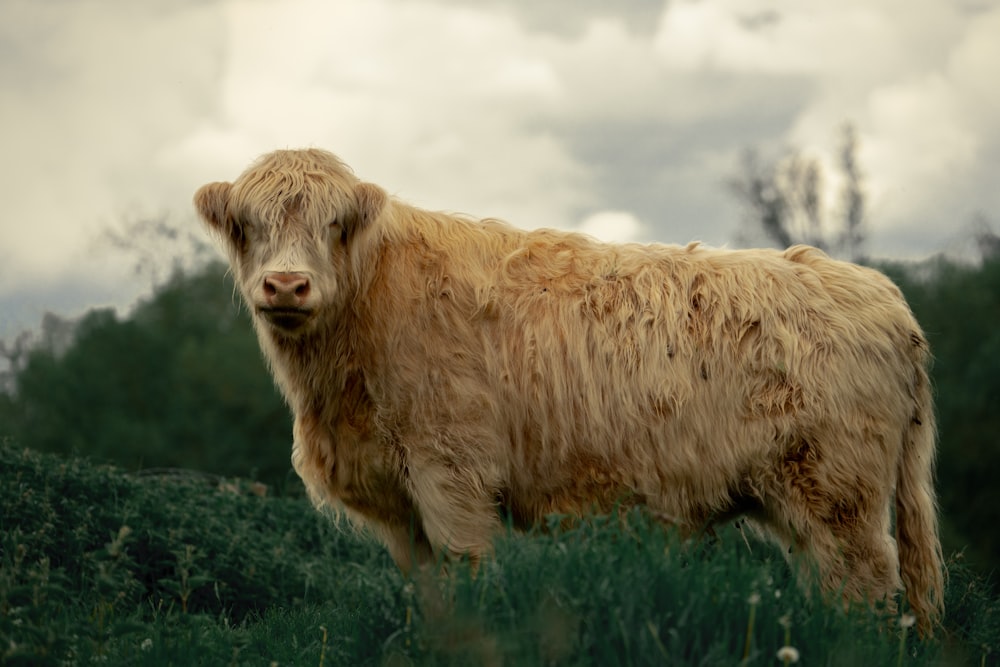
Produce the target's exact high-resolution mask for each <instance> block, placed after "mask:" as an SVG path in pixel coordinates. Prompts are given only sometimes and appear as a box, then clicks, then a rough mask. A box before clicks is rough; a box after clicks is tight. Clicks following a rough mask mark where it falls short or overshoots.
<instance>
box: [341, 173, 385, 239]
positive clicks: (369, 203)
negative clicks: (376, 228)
mask: <svg viewBox="0 0 1000 667" xmlns="http://www.w3.org/2000/svg"><path fill="white" fill-rule="evenodd" d="M354 198H355V201H356V203H357V213H356V215H355V217H354V219H353V220H351V221H350V225H349V229H348V230H347V232H348V234H354V233H357V232H359V231H361V230H362V229H365V228H366V227H368V226H370V225H371V224H372V222H374V221H375V219H376V218H378V216H379V215H381V213H382V209H384V208H385V205H386V204H387V203H388V201H389V195H387V194H386V192H385V190H383V189H382V188H380V187H379V186H377V185H375V184H373V183H358V184H357V185H355V186H354Z"/></svg>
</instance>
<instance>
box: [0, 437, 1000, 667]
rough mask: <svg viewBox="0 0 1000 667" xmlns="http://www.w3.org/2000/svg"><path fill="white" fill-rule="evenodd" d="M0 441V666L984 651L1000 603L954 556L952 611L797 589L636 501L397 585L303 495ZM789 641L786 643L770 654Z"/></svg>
mask: <svg viewBox="0 0 1000 667" xmlns="http://www.w3.org/2000/svg"><path fill="white" fill-rule="evenodd" d="M259 490H260V489H259V487H257V486H255V485H253V484H251V483H249V482H243V481H239V480H218V479H214V478H208V477H205V476H200V475H197V474H190V475H167V476H163V475H159V476H134V475H128V474H125V473H123V472H122V471H120V470H118V469H115V468H112V467H107V466H99V465H94V464H92V463H90V462H88V461H86V460H83V459H78V458H73V459H65V458H59V457H55V456H51V455H43V454H38V453H35V452H32V451H25V450H19V449H17V448H15V447H13V446H12V445H10V444H9V443H8V444H4V445H0V510H2V513H0V664H4V665H7V664H9V665H22V664H23V665H65V664H88V663H99V664H103V665H133V664H149V665H273V664H278V665H316V666H319V665H322V666H330V665H393V666H395V665H470V664H474V665H501V664H503V665H647V664H650V665H652V664H656V665H663V664H672V665H675V664H676V665H715V664H742V665H776V664H782V663H781V662H780V661H779V659H778V658H777V653H778V651H779V649H781V648H782V647H784V646H792V647H794V649H795V650H796V651H797V652H798V654H799V656H800V658H801V663H802V664H810V665H815V664H828V665H841V664H843V665H849V664H851V665H852V664H880V665H889V664H906V665H932V664H941V663H942V661H944V662H946V663H947V664H962V663H968V664H998V661H997V653H996V652H997V651H998V650H1000V649H998V647H997V646H996V639H997V638H998V637H1000V600H998V599H997V597H996V594H995V592H994V591H993V589H992V587H991V586H990V582H988V581H987V580H985V579H984V578H982V577H981V576H978V575H976V574H974V573H972V572H970V571H969V570H968V569H966V568H964V567H963V566H962V564H961V563H960V562H959V561H957V560H952V561H951V562H950V563H949V569H950V578H949V584H948V592H947V604H948V612H947V619H946V625H945V628H944V629H943V631H942V632H940V633H938V637H937V638H936V639H935V640H933V641H929V642H921V641H919V640H918V639H917V638H915V637H914V636H913V633H912V632H910V633H909V634H906V631H905V630H904V629H901V628H900V627H899V624H898V619H887V618H882V617H879V615H878V614H877V613H875V612H873V611H871V610H868V609H864V608H857V609H851V610H849V611H847V612H845V611H844V610H842V609H840V608H837V607H831V606H828V605H824V604H822V603H821V602H819V601H818V600H817V596H816V595H815V594H813V595H811V596H807V595H806V594H804V593H803V592H802V591H800V590H799V589H798V588H797V587H796V586H795V585H794V583H793V582H792V581H791V579H790V573H789V570H788V568H787V567H786V565H785V563H784V561H783V559H782V558H781V556H780V554H778V553H776V552H775V551H774V550H773V549H771V548H770V547H768V546H766V545H763V544H760V543H758V542H754V541H750V543H749V548H748V546H747V544H746V543H745V542H744V540H743V539H742V536H740V535H739V533H738V532H737V531H735V530H730V531H728V533H727V532H726V531H722V532H723V534H722V535H721V538H720V539H719V540H716V541H706V542H701V543H682V542H680V541H679V540H678V539H677V537H676V536H675V535H674V534H673V533H672V532H670V531H666V530H663V529H662V528H661V527H660V526H659V525H656V524H655V523H654V522H651V521H649V520H647V519H646V518H645V517H644V516H642V515H641V514H638V513H633V514H628V515H626V516H625V517H624V519H619V518H615V519H609V518H594V519H591V520H587V521H583V522H579V523H578V524H577V525H575V526H573V527H572V528H560V523H559V522H558V521H555V520H553V523H552V525H551V526H550V527H549V530H547V531H538V532H537V533H532V534H530V535H510V536H506V537H504V538H502V539H500V540H499V542H498V544H497V555H496V558H494V559H492V560H491V561H489V562H487V563H486V564H485V565H484V566H483V567H482V568H481V570H480V572H479V574H478V576H476V577H471V576H470V575H469V572H468V570H467V569H466V568H465V567H464V566H462V565H461V564H458V565H453V566H451V567H450V569H449V571H448V573H447V574H445V575H440V574H439V575H436V576H427V577H423V578H419V579H417V580H407V579H405V578H404V577H402V576H401V575H400V573H399V572H398V570H396V568H395V567H394V566H393V565H392V563H391V561H390V560H389V558H388V557H387V555H386V554H385V553H384V552H383V550H382V549H381V548H380V547H378V546H377V545H375V544H373V543H372V542H370V541H368V540H367V539H365V538H364V537H363V536H359V535H356V534H355V533H353V532H352V531H351V530H349V529H341V528H337V527H336V526H334V525H333V524H332V523H331V522H330V521H329V520H327V519H326V518H324V517H322V516H320V515H318V514H317V513H316V512H314V511H313V510H312V508H311V507H310V506H309V505H308V503H307V502H306V501H305V500H303V499H301V498H293V497H271V496H268V495H263V496H262V495H258V494H257V493H255V492H259ZM783 655H791V653H790V652H785V653H784V654H783Z"/></svg>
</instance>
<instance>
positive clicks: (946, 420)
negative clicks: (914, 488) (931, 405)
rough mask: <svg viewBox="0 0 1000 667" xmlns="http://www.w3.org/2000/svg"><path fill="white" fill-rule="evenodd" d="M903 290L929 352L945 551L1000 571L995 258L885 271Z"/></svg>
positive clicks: (999, 319) (998, 281) (999, 263)
mask: <svg viewBox="0 0 1000 667" xmlns="http://www.w3.org/2000/svg"><path fill="white" fill-rule="evenodd" d="M883 268H884V269H885V270H886V271H887V272H888V273H889V274H890V275H891V276H892V277H893V278H894V279H895V280H896V281H897V283H898V284H899V285H900V286H901V287H902V289H903V291H904V293H905V294H906V297H907V300H908V301H909V302H910V306H911V307H912V308H913V311H914V314H915V315H916V316H917V319H918V320H919V321H920V323H921V325H922V326H923V327H924V330H925V332H926V334H927V337H928V339H929V341H930V344H931V351H932V352H933V353H934V368H933V379H934V386H935V403H936V407H937V412H938V428H939V432H940V447H939V452H938V467H937V470H938V490H939V494H940V502H941V508H942V515H943V518H944V523H945V528H946V533H945V535H946V538H947V540H946V546H948V547H950V548H953V549H961V548H964V547H965V546H966V545H968V556H969V558H970V559H971V560H972V561H973V562H974V563H976V564H977V565H979V566H981V567H984V568H986V569H997V568H1000V531H997V530H996V528H995V527H996V526H998V525H1000V486H997V484H996V480H995V477H996V472H997V470H1000V447H997V433H1000V410H998V409H997V408H998V406H1000V328H998V327H997V325H998V323H1000V254H994V255H993V256H989V257H987V258H985V259H984V261H983V263H982V265H981V266H969V265H963V264H956V263H953V262H949V261H946V260H944V259H939V260H937V261H936V262H934V263H932V264H931V265H929V266H924V267H921V268H922V273H923V275H921V274H918V273H916V272H915V270H914V267H908V266H905V265H895V266H889V267H883Z"/></svg>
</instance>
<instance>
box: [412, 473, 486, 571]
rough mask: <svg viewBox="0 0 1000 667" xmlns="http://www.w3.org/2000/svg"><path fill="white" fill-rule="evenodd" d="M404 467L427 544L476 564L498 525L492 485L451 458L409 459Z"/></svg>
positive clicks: (436, 549)
mask: <svg viewBox="0 0 1000 667" xmlns="http://www.w3.org/2000/svg"><path fill="white" fill-rule="evenodd" d="M408 467H409V486H410V492H411V494H412V495H413V502H414V504H415V505H416V507H417V509H418V511H419V512H420V516H421V518H422V523H423V532H424V534H425V535H426V536H427V539H428V541H429V543H430V545H431V547H432V548H433V549H434V551H435V552H437V553H444V554H447V555H449V556H451V557H456V558H457V557H463V556H464V557H468V558H469V560H470V561H471V562H472V564H473V566H476V565H478V563H479V561H480V559H482V558H483V557H484V556H486V555H488V554H489V553H490V551H491V550H492V547H493V538H494V537H495V536H496V535H497V533H498V532H499V531H500V529H501V528H502V524H501V522H500V517H499V515H498V513H497V508H496V501H495V498H496V496H495V493H494V492H493V490H492V489H491V486H492V485H489V484H488V483H486V482H485V481H484V480H483V475H482V473H481V471H479V470H478V469H476V468H473V467H468V466H462V465H456V464H454V463H452V462H446V461H440V460H433V461H422V462H418V461H411V462H409V466H408Z"/></svg>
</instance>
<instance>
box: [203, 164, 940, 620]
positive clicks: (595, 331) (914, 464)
mask: <svg viewBox="0 0 1000 667" xmlns="http://www.w3.org/2000/svg"><path fill="white" fill-rule="evenodd" d="M195 203H196V206H197V209H198V211H199V213H200V215H201V216H202V218H203V219H204V220H205V222H206V223H207V224H208V226H209V227H210V228H211V229H212V230H213V231H214V232H215V233H216V235H217V236H218V237H220V238H221V240H222V243H223V245H224V247H225V249H226V250H227V251H228V254H229V258H230V261H231V264H232V269H233V272H234V275H235V278H236V281H237V284H238V286H239V289H240V291H241V292H242V295H243V298H244V299H245V301H246V303H247V305H248V307H249V308H250V309H251V311H252V313H253V321H254V326H255V328H256V331H257V335H258V338H259V340H260V345H261V348H262V350H263V353H264V356H265V357H266V359H267V361H268V363H269V365H270V368H271V371H272V373H273V375H274V378H275V380H276V382H277V384H278V386H279V387H280V389H281V391H282V393H283V394H284V397H285V399H286V400H287V402H288V404H289V406H290V408H291V410H292V412H293V413H294V418H295V420H294V433H293V436H294V444H293V447H292V461H293V464H294V468H295V470H296V471H297V472H298V474H299V475H300V476H301V478H302V480H303V481H304V483H305V486H306V488H307V490H308V492H309V495H310V497H311V498H312V500H313V502H314V503H315V504H316V505H317V506H330V507H334V508H337V509H338V510H340V511H342V512H344V513H346V514H347V515H348V516H349V517H350V518H351V519H352V520H353V521H355V522H358V523H361V524H364V525H365V526H367V527H368V528H370V530H371V531H372V532H373V533H374V534H375V535H376V536H377V537H378V538H379V539H380V540H381V541H382V542H383V543H384V544H385V546H386V547H387V548H388V550H389V552H390V553H391V555H392V557H393V559H394V560H395V561H396V563H397V564H398V565H399V567H400V568H402V569H403V570H409V569H410V568H411V567H413V566H414V565H420V564H422V563H425V562H428V561H430V560H433V559H434V558H435V557H437V556H438V555H440V554H446V555H452V556H466V557H468V558H470V559H471V560H472V561H473V562H477V561H478V559H480V558H482V557H483V556H485V555H487V554H489V552H490V549H491V541H492V539H493V538H494V537H495V536H496V535H497V533H498V532H499V531H501V530H502V527H503V521H502V519H501V514H503V515H504V516H506V517H509V520H511V521H512V522H513V523H514V524H515V525H516V526H518V527H529V526H531V525H533V524H536V523H537V522H540V521H542V520H543V518H544V517H545V516H546V515H549V514H552V513H559V514H564V515H583V514H587V513H593V512H609V511H612V510H613V509H614V508H616V507H622V506H631V505H643V506H645V507H647V508H648V509H649V510H650V511H651V512H652V513H653V515H655V516H658V517H664V518H665V519H667V520H669V521H670V522H671V523H674V524H676V525H677V526H679V527H680V529H681V530H683V531H686V532H689V533H692V532H698V531H700V530H703V529H705V528H706V527H710V526H711V525H712V524H713V523H714V522H716V521H718V520H720V519H723V518H726V519H728V518H731V517H733V516H735V515H743V516H745V517H746V518H747V520H748V522H750V523H751V524H752V525H754V526H755V527H757V528H759V529H760V530H761V531H762V532H763V533H765V534H767V535H769V536H771V537H772V538H774V539H775V540H777V541H778V542H780V543H781V544H782V545H783V546H784V547H785V550H786V551H787V552H789V553H790V554H792V556H791V558H792V560H793V562H794V563H797V564H798V567H799V569H800V570H801V572H802V573H808V572H814V573H816V574H817V575H818V577H819V579H820V584H821V585H822V587H823V588H824V589H825V590H826V591H828V592H830V593H832V594H834V595H843V598H844V599H845V600H846V601H851V600H866V601H870V602H874V601H879V602H882V601H884V602H885V603H886V604H888V605H889V606H890V607H891V608H894V607H893V605H894V602H893V600H894V597H895V593H896V592H897V591H898V590H899V589H900V588H902V587H903V586H904V585H905V590H906V595H907V598H908V601H909V605H910V607H911V608H912V609H913V611H914V612H915V614H916V615H917V617H918V619H919V622H920V625H921V627H922V629H923V630H924V631H929V630H930V629H931V628H932V626H933V625H934V624H935V623H936V622H937V621H938V619H939V617H940V613H941V610H942V588H943V581H942V579H943V573H942V562H941V561H942V559H941V547H940V543H939V540H938V529H937V517H936V508H935V497H934V488H933V480H932V477H933V462H934V456H935V426H934V413H933V408H932V403H931V392H930V386H929V381H928V375H927V371H926V366H927V362H928V355H929V352H928V346H927V342H926V340H925V338H924V336H923V334H922V333H921V329H920V327H919V325H918V324H917V322H916V321H915V319H914V317H913V315H912V314H911V312H910V310H909V308H908V307H907V305H906V302H905V301H904V299H903V297H902V295H901V293H900V292H899V290H898V289H897V288H896V286H895V285H893V284H892V283H891V282H890V281H889V280H888V279H887V278H885V277H884V276H883V275H882V274H880V273H878V272H877V271H874V270H871V269H868V268H863V267H860V266H856V265H853V264H849V263H845V262H841V261H835V260H833V259H831V258H829V257H828V256H827V255H825V254H824V253H822V252H820V251H819V250H816V249H813V248H810V247H805V246H796V247H792V248H789V249H788V250H786V251H784V252H779V251H775V250H714V249H709V248H705V247H702V246H700V245H698V244H691V245H688V246H686V247H680V246H669V245H638V244H625V245H618V244H605V243H600V242H598V241H596V240H594V239H592V238H589V237H587V236H584V235H581V234H575V233H568V232H562V231H553V230H537V231H522V230H519V229H516V228H514V227H511V226H508V225H506V224H504V223H502V222H499V221H496V220H473V219H469V218H466V217H462V216H458V215H453V214H446V213H436V212H429V211H425V210H421V209H419V208H416V207H413V206H410V205H407V204H405V203H403V202H402V201H399V200H398V199H396V198H394V197H390V196H389V195H387V194H386V192H385V191H383V190H382V189H381V188H379V187H377V186H375V185H372V184H370V183H365V182H362V181H360V180H359V179H358V178H357V177H356V176H355V175H354V174H353V172H352V171H351V170H350V169H349V168H348V167H347V166H345V165H344V164H343V163H342V162H340V161H339V160H338V159H337V158H336V157H335V156H333V155H332V154H330V153H327V152H324V151H320V150H315V149H310V150H287V151H276V152H274V153H270V154H268V155H265V156H264V157H262V158H261V159H260V160H258V161H257V162H256V163H254V164H253V165H252V166H250V167H249V168H248V169H247V170H246V171H245V172H244V173H243V174H242V175H241V176H240V177H239V178H237V179H236V181H234V182H233V183H211V184H209V185H205V186H204V187H202V188H201V189H200V190H199V191H198V193H197V194H196V196H195ZM893 502H894V503H895V504H894V505H893ZM893 507H894V508H895V540H894V539H893V536H892V532H891V531H892V523H893V521H892V509H893ZM897 545H898V553H897ZM796 554H801V555H804V556H806V558H804V559H801V558H797V557H796V556H795V555H796Z"/></svg>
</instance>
